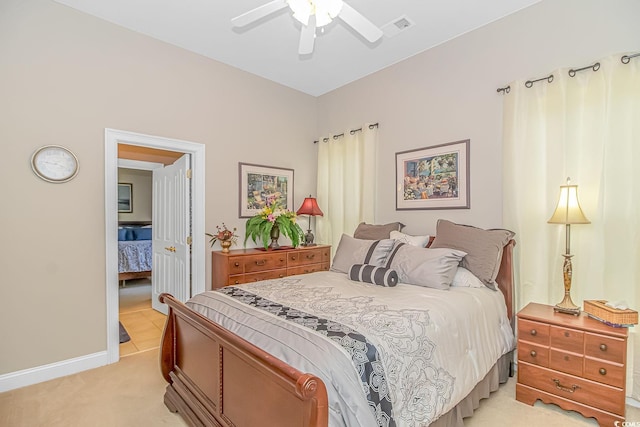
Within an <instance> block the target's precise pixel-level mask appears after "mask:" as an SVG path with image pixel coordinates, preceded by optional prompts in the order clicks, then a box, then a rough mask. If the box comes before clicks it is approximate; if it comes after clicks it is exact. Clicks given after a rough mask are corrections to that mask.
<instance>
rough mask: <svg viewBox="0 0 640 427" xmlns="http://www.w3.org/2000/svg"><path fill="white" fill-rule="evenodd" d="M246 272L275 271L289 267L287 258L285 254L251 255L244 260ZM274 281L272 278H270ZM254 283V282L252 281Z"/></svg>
mask: <svg viewBox="0 0 640 427" xmlns="http://www.w3.org/2000/svg"><path fill="white" fill-rule="evenodd" d="M243 262H244V272H245V273H253V272H257V271H264V270H274V269H277V268H286V267H287V256H286V254H285V253H282V254H277V253H275V254H274V253H271V254H267V253H265V254H260V255H251V256H247V257H244V258H243ZM270 279H272V277H270ZM251 281H252V280H251Z"/></svg>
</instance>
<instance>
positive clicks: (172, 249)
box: [165, 246, 176, 252]
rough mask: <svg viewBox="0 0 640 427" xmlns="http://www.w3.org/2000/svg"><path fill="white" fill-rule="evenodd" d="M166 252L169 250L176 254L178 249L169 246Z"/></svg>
mask: <svg viewBox="0 0 640 427" xmlns="http://www.w3.org/2000/svg"><path fill="white" fill-rule="evenodd" d="M165 250H167V251H169V252H175V251H176V248H175V246H169V247H165Z"/></svg>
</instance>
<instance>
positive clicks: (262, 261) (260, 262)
mask: <svg viewBox="0 0 640 427" xmlns="http://www.w3.org/2000/svg"><path fill="white" fill-rule="evenodd" d="M266 263H267V261H266V260H264V259H261V260H260V261H256V265H265V264H266Z"/></svg>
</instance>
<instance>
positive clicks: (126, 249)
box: [118, 221, 153, 286]
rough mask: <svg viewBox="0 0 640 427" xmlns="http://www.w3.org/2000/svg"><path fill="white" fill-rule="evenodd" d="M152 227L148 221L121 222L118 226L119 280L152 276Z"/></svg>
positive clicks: (123, 281) (124, 281) (123, 282)
mask: <svg viewBox="0 0 640 427" xmlns="http://www.w3.org/2000/svg"><path fill="white" fill-rule="evenodd" d="M152 266H153V252H152V228H151V224H150V223H148V222H137V221H136V222H120V224H119V226H118V280H119V281H120V283H121V284H122V285H123V286H124V285H125V283H126V281H127V280H132V279H141V278H146V277H151V270H152Z"/></svg>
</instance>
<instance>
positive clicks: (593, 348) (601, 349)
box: [584, 332, 627, 363]
mask: <svg viewBox="0 0 640 427" xmlns="http://www.w3.org/2000/svg"><path fill="white" fill-rule="evenodd" d="M626 345H627V344H626V341H625V340H623V339H620V338H614V337H605V336H603V335H598V334H592V333H589V332H587V333H586V334H585V346H584V348H585V349H584V354H585V355H586V356H588V357H595V358H597V359H604V360H608V361H609V362H614V363H625V360H624V355H625V353H626Z"/></svg>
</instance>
